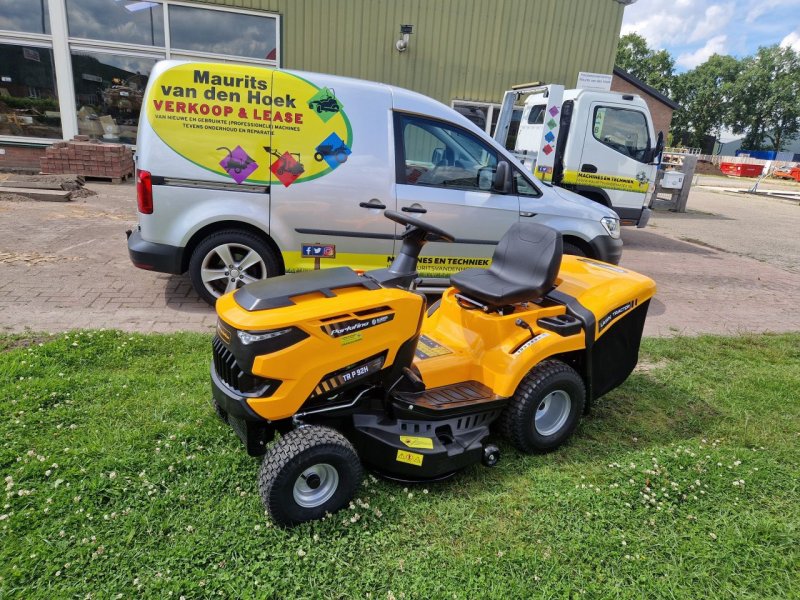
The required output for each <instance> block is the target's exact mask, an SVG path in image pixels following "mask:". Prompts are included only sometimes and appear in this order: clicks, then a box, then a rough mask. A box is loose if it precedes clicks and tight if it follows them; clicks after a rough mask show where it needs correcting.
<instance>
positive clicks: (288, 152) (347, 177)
mask: <svg viewBox="0 0 800 600" xmlns="http://www.w3.org/2000/svg"><path fill="white" fill-rule="evenodd" d="M273 81H274V83H273V90H272V102H273V106H272V107H269V106H265V107H264V109H265V110H266V109H271V112H270V113H269V117H270V119H271V121H272V141H271V144H270V145H269V146H267V147H265V148H264V156H265V158H267V159H268V160H269V161H270V170H271V173H272V182H271V186H270V188H271V196H272V198H271V210H270V235H271V236H272V238H273V239H274V240H275V242H276V243H277V244H278V246H279V248H280V251H281V254H282V256H283V260H284V264H285V265H286V270H287V271H298V270H310V269H314V268H325V267H333V266H342V265H348V266H351V267H353V268H356V269H373V268H376V267H385V266H386V264H387V260H388V258H389V257H390V256H391V254H392V252H393V247H394V238H395V232H396V227H395V223H393V222H392V221H390V220H389V219H387V218H386V217H384V216H383V211H384V209H387V208H389V209H392V210H394V209H395V208H396V199H395V196H394V190H393V186H392V181H393V174H394V169H393V167H392V165H393V155H392V150H391V148H390V144H389V128H388V125H387V115H388V114H390V113H389V111H390V106H391V94H390V92H389V91H388V90H387V89H386V88H384V87H383V86H380V85H377V84H370V83H367V82H359V81H353V80H342V79H338V78H332V77H326V76H318V75H311V74H306V73H303V74H302V77H301V76H300V75H295V74H293V73H291V72H287V71H275V73H274V78H273ZM262 116H264V115H262Z"/></svg>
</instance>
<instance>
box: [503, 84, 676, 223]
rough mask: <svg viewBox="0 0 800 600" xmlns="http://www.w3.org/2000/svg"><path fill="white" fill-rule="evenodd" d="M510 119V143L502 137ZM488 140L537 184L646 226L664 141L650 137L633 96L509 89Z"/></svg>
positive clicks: (641, 105)
mask: <svg viewBox="0 0 800 600" xmlns="http://www.w3.org/2000/svg"><path fill="white" fill-rule="evenodd" d="M523 96H527V98H526V99H525V102H524V105H523V107H522V108H521V109H520V108H519V106H518V103H519V101H520V99H521V98H522V97H523ZM517 119H518V120H519V129H518V130H517V131H516V137H515V138H514V137H513V136H510V135H509V132H513V130H512V122H513V121H516V120H517ZM494 138H495V140H496V141H497V142H498V143H500V144H501V145H503V146H505V147H506V148H508V149H509V150H512V151H513V152H514V153H515V155H516V157H517V158H518V159H519V160H520V161H521V162H522V163H523V164H524V165H525V166H526V167H528V168H529V169H530V170H531V171H532V172H533V173H534V175H535V176H536V177H538V178H539V179H541V180H542V181H544V182H548V183H552V184H553V185H556V186H559V187H563V188H566V189H569V190H571V191H573V192H576V193H578V194H580V195H581V196H584V197H586V198H589V199H591V200H594V201H596V202H599V203H600V204H603V205H605V206H607V207H609V208H611V209H613V210H614V211H615V212H616V213H617V214H618V215H619V218H620V221H621V224H622V225H636V226H637V227H644V226H645V225H646V224H647V221H648V220H649V218H650V209H649V208H648V204H649V201H650V195H651V194H652V190H653V185H652V184H653V183H654V182H655V176H656V168H657V164H658V163H657V161H658V159H659V157H660V155H661V152H662V150H663V147H664V135H663V133H662V132H659V133H658V135H657V136H656V135H655V131H654V129H653V121H652V119H651V118H650V111H649V110H648V108H647V104H646V103H645V101H644V100H643V99H642V98H641V97H640V96H637V95H634V94H622V93H616V92H606V91H599V90H592V89H571V90H565V89H564V86H561V85H538V84H526V85H522V86H514V87H513V88H512V89H511V90H508V91H506V92H505V94H504V96H503V104H502V106H501V109H500V116H499V117H498V120H497V127H496V129H495V132H494Z"/></svg>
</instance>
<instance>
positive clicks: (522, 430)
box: [499, 359, 586, 454]
mask: <svg viewBox="0 0 800 600" xmlns="http://www.w3.org/2000/svg"><path fill="white" fill-rule="evenodd" d="M562 374H564V375H569V376H572V375H577V373H576V371H575V369H573V368H572V367H570V366H569V365H568V364H566V363H564V362H561V361H560V360H556V359H550V360H544V361H542V362H540V363H539V364H538V365H536V366H535V367H533V368H532V369H531V370H530V371H529V372H528V374H527V375H525V377H523V378H522V381H521V382H520V384H519V386H518V387H517V391H516V392H515V393H514V396H513V398H512V399H511V402H510V403H509V404H508V405H507V406H506V408H505V410H504V411H503V414H502V415H500V419H499V429H500V433H501V435H502V436H503V437H504V438H505V439H507V440H508V441H509V442H511V444H512V445H513V446H514V447H515V448H517V450H519V451H521V452H525V453H528V454H530V453H533V452H541V451H543V450H545V451H546V450H548V449H543V448H539V447H537V446H534V445H533V444H532V443H531V441H530V440H528V439H526V437H527V436H526V432H527V427H528V426H529V425H530V423H529V420H528V419H527V418H526V415H525V412H526V411H527V410H528V409H529V402H530V399H531V398H532V397H533V396H535V395H536V394H537V393H538V390H539V389H540V388H541V387H543V386H545V385H546V384H547V380H548V379H550V378H551V377H558V376H559V375H562ZM578 379H580V376H578ZM580 387H581V392H582V393H581V400H582V401H581V402H579V403H577V404H579V406H577V411H578V415H579V417H578V419H579V418H580V414H581V413H583V405H584V402H585V395H586V389H585V386H584V384H583V381H582V380H581V381H580ZM577 400H578V399H576V398H572V401H573V402H576V401H577ZM537 404H538V402H537ZM534 411H535V408H534ZM534 414H535V413H534ZM576 426H577V420H576V422H575V423H574V424H573V425H572V427H571V428H572V429H573V430H574V428H575V427H576ZM571 434H572V432H571V431H570V433H569V435H571ZM569 435H568V436H567V438H568V437H569ZM564 441H566V440H564ZM552 449H554V448H552Z"/></svg>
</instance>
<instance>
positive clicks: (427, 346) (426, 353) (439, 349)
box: [414, 335, 453, 360]
mask: <svg viewBox="0 0 800 600" xmlns="http://www.w3.org/2000/svg"><path fill="white" fill-rule="evenodd" d="M452 353H453V351H452V350H450V348H448V347H446V346H442V345H441V344H440V343H439V342H437V341H434V340H432V339H431V338H429V337H428V336H427V335H421V336H419V341H418V342H417V350H416V352H414V355H415V356H416V357H417V358H419V359H420V360H425V359H426V358H433V357H434V356H444V355H445V354H452Z"/></svg>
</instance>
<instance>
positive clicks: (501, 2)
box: [197, 0, 623, 103]
mask: <svg viewBox="0 0 800 600" xmlns="http://www.w3.org/2000/svg"><path fill="white" fill-rule="evenodd" d="M204 3H205V4H214V5H217V6H223V5H224V6H232V7H239V8H248V9H254V10H265V11H270V12H274V13H278V14H280V15H281V19H282V22H281V29H282V31H281V50H282V55H281V63H282V66H283V67H285V68H289V69H301V70H305V71H317V72H323V73H335V74H337V75H346V76H350V77H358V78H362V79H370V80H374V81H382V82H385V83H391V84H394V85H399V86H401V87H405V88H409V89H412V90H415V91H418V92H421V93H423V94H426V95H429V96H433V97H434V98H437V99H438V100H441V101H442V102H445V103H449V102H450V101H451V100H453V99H461V100H475V101H491V102H499V101H500V100H501V99H502V92H503V90H505V89H507V88H508V87H509V86H511V85H513V84H516V83H527V82H529V81H544V82H548V83H562V84H565V85H567V86H569V87H572V86H574V85H575V82H576V79H577V75H578V72H579V71H592V72H600V73H611V69H612V67H613V65H614V56H615V53H616V47H617V40H618V38H619V31H620V27H621V24H622V12H623V7H622V6H621V5H620V4H619V3H618V2H616V1H615V0H488V1H487V0H484V1H483V2H478V1H475V0H203V1H199V2H197V4H204ZM402 23H409V24H412V25H413V26H414V33H413V34H412V35H411V40H410V44H409V50H408V51H406V52H403V53H400V52H398V51H397V50H395V47H394V44H395V41H396V40H397V39H399V37H400V33H399V32H400V25H401V24H402Z"/></svg>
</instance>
